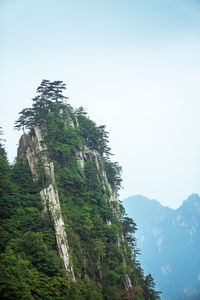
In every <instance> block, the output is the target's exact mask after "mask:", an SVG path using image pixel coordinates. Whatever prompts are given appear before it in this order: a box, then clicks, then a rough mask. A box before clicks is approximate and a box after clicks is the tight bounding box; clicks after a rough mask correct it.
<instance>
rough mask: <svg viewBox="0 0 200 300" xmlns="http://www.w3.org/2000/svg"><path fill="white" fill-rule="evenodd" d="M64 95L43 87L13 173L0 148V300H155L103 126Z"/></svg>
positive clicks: (23, 119) (57, 84) (27, 116)
mask: <svg viewBox="0 0 200 300" xmlns="http://www.w3.org/2000/svg"><path fill="white" fill-rule="evenodd" d="M64 89H65V84H63V83H62V81H54V82H50V81H48V80H43V81H42V83H41V85H40V86H39V87H38V89H37V95H36V97H35V98H33V104H32V107H30V108H25V109H23V110H22V111H21V112H20V114H19V119H18V120H17V121H16V123H15V128H16V129H19V130H21V129H22V130H23V135H22V136H21V138H20V141H19V147H18V157H17V159H16V162H15V163H14V164H13V165H9V163H8V161H7V157H6V152H5V149H4V146H3V144H2V142H0V206H1V210H0V217H1V218H0V251H1V255H0V270H1V272H0V298H1V299H9V300H10V299H20V300H21V299H28V300H29V299H31V300H32V299H44V300H54V299H55V300H56V299H57V300H64V299H65V300H66V299H70V300H73V299H74V300H82V299H85V300H88V299H90V300H103V299H104V300H119V299H134V300H145V299H150V300H154V299H159V293H158V292H156V291H155V290H154V286H155V285H154V281H153V278H152V276H151V275H150V274H148V275H147V276H144V273H143V270H142V268H141V265H140V264H139V262H138V261H137V258H136V257H137V250H136V245H135V237H134V233H135V224H134V222H133V220H132V219H131V218H128V217H127V216H126V214H125V211H124V208H123V206H122V205H121V203H120V201H119V199H118V190H119V188H120V184H121V177H120V172H121V168H120V166H119V165H118V163H116V162H112V161H111V159H110V148H109V147H108V133H107V132H106V131H105V126H97V125H96V123H95V122H94V121H92V120H90V119H89V117H88V116H87V114H86V112H85V111H84V109H83V108H82V107H80V108H78V109H74V108H72V106H71V105H69V104H68V103H67V102H66V97H65V96H63V90H64Z"/></svg>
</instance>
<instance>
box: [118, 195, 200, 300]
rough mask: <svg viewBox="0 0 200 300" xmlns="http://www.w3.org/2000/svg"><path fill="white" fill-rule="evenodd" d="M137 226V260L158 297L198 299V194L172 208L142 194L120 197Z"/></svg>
mask: <svg viewBox="0 0 200 300" xmlns="http://www.w3.org/2000/svg"><path fill="white" fill-rule="evenodd" d="M123 205H124V207H125V209H126V211H127V214H128V216H129V217H131V218H133V219H134V222H136V224H137V227H138V230H137V233H136V238H137V240H138V247H139V248H140V249H141V255H140V262H141V264H142V266H143V268H144V271H145V272H146V273H148V272H149V271H150V270H151V273H152V275H153V277H154V279H155V282H156V286H157V287H158V289H159V290H161V291H162V299H166V300H169V299H170V300H180V299H181V300H186V299H194V300H198V299H200V256H199V253H200V197H199V195H198V194H192V195H191V196H189V198H188V199H187V200H185V201H184V202H183V204H182V205H181V206H180V207H179V208H178V209H176V210H173V209H171V208H168V207H164V206H162V205H161V204H160V203H159V202H158V201H156V200H150V199H148V198H146V197H144V196H141V195H137V196H132V197H129V198H127V199H125V200H124V201H123Z"/></svg>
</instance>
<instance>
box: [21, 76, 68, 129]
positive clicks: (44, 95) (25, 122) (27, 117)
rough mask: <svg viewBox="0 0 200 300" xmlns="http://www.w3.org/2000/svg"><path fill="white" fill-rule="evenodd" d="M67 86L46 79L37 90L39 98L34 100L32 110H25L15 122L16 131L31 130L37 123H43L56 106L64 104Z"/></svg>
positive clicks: (60, 82)
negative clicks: (64, 93)
mask: <svg viewBox="0 0 200 300" xmlns="http://www.w3.org/2000/svg"><path fill="white" fill-rule="evenodd" d="M65 89H66V85H65V84H64V83H63V82H62V81H59V80H57V81H53V82H51V81H49V80H46V79H44V80H43V81H42V82H41V84H40V86H39V87H38V88H37V94H38V95H37V96H36V97H35V98H33V105H32V108H25V109H23V110H22V111H21V112H20V113H19V115H20V117H19V119H18V120H17V121H16V122H15V129H17V130H20V129H23V130H24V129H25V128H27V129H30V128H31V127H32V126H33V125H35V124H37V123H43V122H44V120H45V118H46V115H47V114H48V113H50V112H52V111H53V110H54V109H55V104H56V105H58V104H60V105H61V104H62V103H63V102H64V100H65V99H68V98H67V97H65V96H64V95H63V94H62V92H63V91H64V90H65Z"/></svg>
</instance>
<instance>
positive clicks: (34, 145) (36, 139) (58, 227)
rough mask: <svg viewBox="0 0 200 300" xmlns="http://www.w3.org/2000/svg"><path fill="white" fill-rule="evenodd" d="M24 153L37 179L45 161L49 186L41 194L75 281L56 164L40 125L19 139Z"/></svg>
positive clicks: (66, 266) (67, 270) (45, 176)
mask: <svg viewBox="0 0 200 300" xmlns="http://www.w3.org/2000/svg"><path fill="white" fill-rule="evenodd" d="M24 155H25V157H26V159H27V161H28V163H29V166H30V169H31V172H32V174H33V176H34V178H35V180H37V179H38V173H37V170H38V167H39V163H40V162H41V161H42V162H43V164H42V176H43V183H44V184H45V185H47V186H46V187H45V188H44V189H43V190H41V192H40V195H41V200H42V202H43V204H44V212H45V213H49V215H50V217H51V220H52V222H53V225H54V230H55V236H56V242H57V249H58V253H59V255H60V257H61V259H62V264H63V267H64V269H65V270H66V272H67V274H68V275H69V278H70V279H71V281H75V276H74V271H73V267H72V266H71V265H70V258H69V245H68V239H67V234H66V231H65V227H64V222H63V218H62V213H61V208H60V201H59V197H58V191H57V188H56V184H55V176H54V165H53V162H51V161H50V160H49V157H48V152H47V149H46V147H45V145H44V144H43V138H42V132H41V129H40V128H39V127H38V126H36V127H35V128H34V134H33V135H25V134H24V135H23V136H22V137H21V139H20V141H19V148H18V156H19V157H24Z"/></svg>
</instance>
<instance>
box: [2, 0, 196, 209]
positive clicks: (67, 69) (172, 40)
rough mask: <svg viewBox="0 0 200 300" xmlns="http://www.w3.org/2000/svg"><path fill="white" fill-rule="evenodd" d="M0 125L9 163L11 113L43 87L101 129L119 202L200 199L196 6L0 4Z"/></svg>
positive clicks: (88, 1) (142, 0)
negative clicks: (60, 92) (116, 169)
mask: <svg viewBox="0 0 200 300" xmlns="http://www.w3.org/2000/svg"><path fill="white" fill-rule="evenodd" d="M0 45H1V47H0V65H1V68H0V89H1V98H0V99H1V100H0V126H1V127H2V128H3V131H4V137H5V139H6V144H5V145H6V150H7V153H8V157H9V160H10V161H11V162H12V161H13V160H14V158H15V157H16V149H17V144H18V140H19V137H20V134H21V133H20V132H17V131H15V130H13V127H14V121H15V120H16V119H17V118H18V113H19V112H20V111H21V110H22V109H23V108H26V107H30V106H31V105H32V100H31V99H32V98H33V97H34V96H35V91H36V89H37V87H38V86H39V85H40V83H41V81H42V79H48V80H51V81H53V80H62V81H63V82H64V83H66V84H67V90H66V95H67V96H68V97H69V103H70V104H71V105H72V106H73V107H76V108H77V107H80V106H83V107H84V108H85V110H86V111H87V112H88V114H89V116H90V118H91V119H93V120H94V121H95V122H96V123H97V125H103V124H105V125H106V129H107V131H108V132H109V137H110V147H111V149H112V153H113V154H114V155H113V157H112V159H113V160H114V161H118V162H119V163H120V165H121V166H122V168H123V173H122V178H123V190H122V191H121V193H120V198H121V199H123V198H125V197H128V196H131V195H135V194H142V195H144V196H147V197H149V198H154V199H157V200H158V201H159V202H161V203H162V204H163V205H165V206H169V207H171V208H177V207H178V206H180V205H181V203H182V201H183V200H185V199H186V198H187V197H188V196H189V195H190V194H191V193H200V155H199V153H200V138H199V128H200V119H199V112H200V1H199V0H196V1H195V0H165V1H164V0H151V1H149V0H101V1H97V0H84V1H82V0H73V1H68V0H42V1H41V0H29V1H27V0H0Z"/></svg>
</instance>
